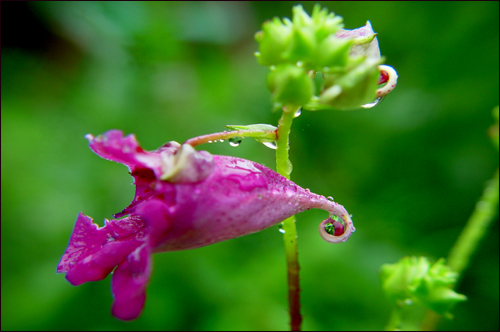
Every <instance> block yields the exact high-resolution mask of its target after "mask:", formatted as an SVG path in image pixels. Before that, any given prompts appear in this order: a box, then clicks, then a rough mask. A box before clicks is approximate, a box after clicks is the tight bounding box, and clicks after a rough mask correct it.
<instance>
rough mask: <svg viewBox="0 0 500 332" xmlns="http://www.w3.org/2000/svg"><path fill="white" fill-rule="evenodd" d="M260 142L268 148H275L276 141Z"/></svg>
mask: <svg viewBox="0 0 500 332" xmlns="http://www.w3.org/2000/svg"><path fill="white" fill-rule="evenodd" d="M262 144H264V145H265V146H267V147H268V148H270V149H273V150H276V142H262Z"/></svg>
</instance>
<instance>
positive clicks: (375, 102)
mask: <svg viewBox="0 0 500 332" xmlns="http://www.w3.org/2000/svg"><path fill="white" fill-rule="evenodd" d="M383 99H384V97H378V98H377V99H375V101H374V102H373V103H368V104H364V105H361V107H363V108H372V107H375V106H376V105H378V104H379V103H380V102H381V101H382V100H383Z"/></svg>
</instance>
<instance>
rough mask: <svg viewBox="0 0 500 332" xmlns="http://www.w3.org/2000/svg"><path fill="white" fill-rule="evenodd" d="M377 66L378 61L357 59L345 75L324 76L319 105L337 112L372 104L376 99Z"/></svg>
mask: <svg viewBox="0 0 500 332" xmlns="http://www.w3.org/2000/svg"><path fill="white" fill-rule="evenodd" d="M379 64H380V62H379V61H374V60H372V59H366V60H365V59H363V58H359V59H358V60H357V61H353V67H352V68H350V69H349V70H348V71H347V72H346V73H343V74H324V77H325V83H324V87H325V88H324V90H323V92H322V93H321V94H320V96H319V103H321V104H324V105H327V106H329V107H331V108H334V109H337V110H352V109H357V108H359V107H360V106H361V105H364V104H368V103H371V102H373V101H374V100H375V99H376V98H377V95H376V91H377V81H378V78H379V76H380V74H379V70H378V65H379ZM332 91H335V93H332Z"/></svg>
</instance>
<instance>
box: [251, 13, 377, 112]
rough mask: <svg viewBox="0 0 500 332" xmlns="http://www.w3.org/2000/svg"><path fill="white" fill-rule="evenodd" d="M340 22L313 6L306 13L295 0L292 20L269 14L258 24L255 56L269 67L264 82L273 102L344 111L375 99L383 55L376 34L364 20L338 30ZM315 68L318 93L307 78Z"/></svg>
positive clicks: (312, 75) (309, 77)
mask: <svg viewBox="0 0 500 332" xmlns="http://www.w3.org/2000/svg"><path fill="white" fill-rule="evenodd" d="M342 21H343V20H342V17H340V16H336V15H335V14H334V13H328V10H327V9H326V8H323V9H321V7H320V6H319V5H316V6H315V7H314V10H313V13H312V16H309V15H308V14H307V13H306V12H305V11H304V10H303V8H302V6H300V5H298V6H295V7H294V8H293V18H292V21H290V20H289V19H287V18H285V19H283V20H281V19H279V18H277V17H275V18H274V19H272V20H270V21H267V22H265V23H264V24H263V26H262V30H261V31H259V32H257V34H256V35H255V38H256V40H257V41H258V42H259V52H257V53H256V56H257V58H258V60H259V62H260V64H261V65H263V66H269V67H270V69H271V72H270V73H269V75H268V78H267V85H268V88H269V90H270V91H271V93H272V95H273V100H274V102H275V106H292V107H295V108H296V107H301V106H305V108H306V109H309V110H316V109H331V108H333V109H340V110H349V109H355V108H359V107H360V106H361V105H363V104H367V103H371V102H373V101H374V100H375V99H376V98H377V88H378V84H377V81H378V79H379V77H380V72H379V69H378V66H379V65H380V64H381V63H382V61H383V59H381V57H380V50H379V47H378V41H377V38H376V34H375V33H374V32H373V30H372V28H371V25H370V23H369V22H367V24H366V25H365V26H364V27H361V28H359V29H355V30H344V29H343V23H342ZM317 72H321V73H322V75H323V77H324V82H323V86H322V88H321V91H319V94H318V95H316V91H315V84H314V81H313V78H314V75H315V74H316V73H317Z"/></svg>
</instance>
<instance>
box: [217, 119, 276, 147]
mask: <svg viewBox="0 0 500 332" xmlns="http://www.w3.org/2000/svg"><path fill="white" fill-rule="evenodd" d="M226 128H228V129H230V130H244V131H248V132H247V133H246V135H245V134H243V135H242V137H251V138H253V139H255V140H256V141H257V142H259V143H264V142H274V141H276V131H277V130H278V128H277V127H275V126H272V125H269V124H263V123H259V124H252V125H226Z"/></svg>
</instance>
